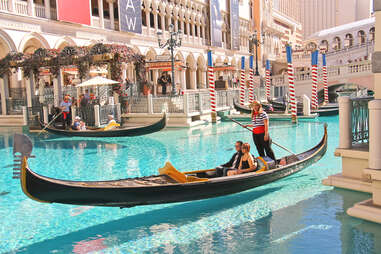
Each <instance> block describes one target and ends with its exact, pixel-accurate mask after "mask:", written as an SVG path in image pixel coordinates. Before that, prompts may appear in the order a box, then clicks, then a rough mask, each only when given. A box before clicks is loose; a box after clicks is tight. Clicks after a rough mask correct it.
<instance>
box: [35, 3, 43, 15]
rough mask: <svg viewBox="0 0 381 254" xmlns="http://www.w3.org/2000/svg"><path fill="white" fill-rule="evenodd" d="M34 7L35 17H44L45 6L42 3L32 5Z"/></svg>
mask: <svg viewBox="0 0 381 254" xmlns="http://www.w3.org/2000/svg"><path fill="white" fill-rule="evenodd" d="M34 9H35V13H36V17H39V18H46V14H45V6H44V5H40V4H35V5H34Z"/></svg>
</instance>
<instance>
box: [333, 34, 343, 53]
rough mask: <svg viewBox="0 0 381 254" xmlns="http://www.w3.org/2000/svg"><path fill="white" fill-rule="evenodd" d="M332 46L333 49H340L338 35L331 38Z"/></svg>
mask: <svg viewBox="0 0 381 254" xmlns="http://www.w3.org/2000/svg"><path fill="white" fill-rule="evenodd" d="M332 48H333V49H334V50H340V49H341V39H340V37H339V36H336V37H335V38H333V45H332Z"/></svg>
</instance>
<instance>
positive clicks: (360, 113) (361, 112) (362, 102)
mask: <svg viewBox="0 0 381 254" xmlns="http://www.w3.org/2000/svg"><path fill="white" fill-rule="evenodd" d="M372 99H373V97H364V98H352V99H351V101H352V144H356V143H368V142H369V109H368V102H369V101H371V100H372Z"/></svg>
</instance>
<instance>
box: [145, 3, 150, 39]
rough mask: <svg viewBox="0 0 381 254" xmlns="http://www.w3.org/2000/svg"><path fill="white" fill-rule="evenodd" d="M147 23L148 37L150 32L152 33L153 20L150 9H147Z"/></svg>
mask: <svg viewBox="0 0 381 254" xmlns="http://www.w3.org/2000/svg"><path fill="white" fill-rule="evenodd" d="M146 22H147V35H150V31H151V18H150V12H149V8H148V9H146Z"/></svg>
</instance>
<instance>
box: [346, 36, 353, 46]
mask: <svg viewBox="0 0 381 254" xmlns="http://www.w3.org/2000/svg"><path fill="white" fill-rule="evenodd" d="M345 47H347V48H350V47H353V35H352V34H346V35H345Z"/></svg>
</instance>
